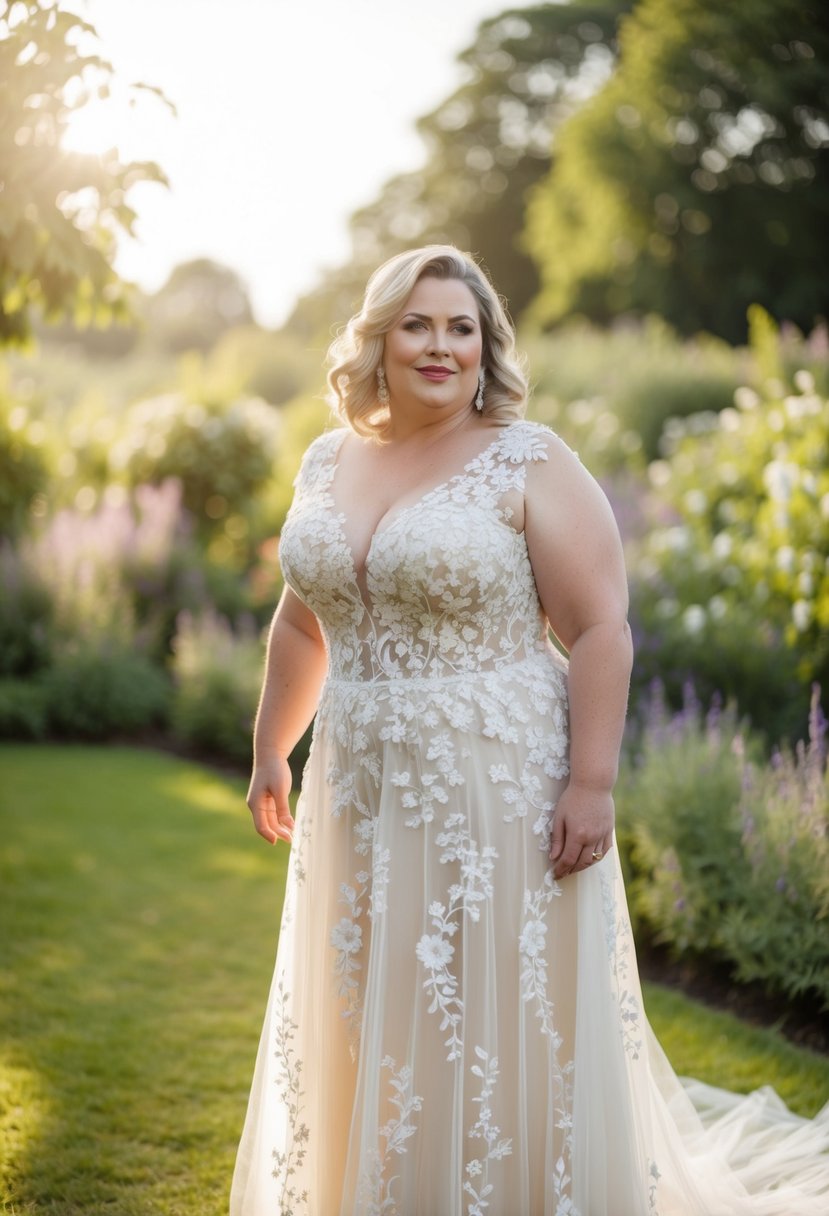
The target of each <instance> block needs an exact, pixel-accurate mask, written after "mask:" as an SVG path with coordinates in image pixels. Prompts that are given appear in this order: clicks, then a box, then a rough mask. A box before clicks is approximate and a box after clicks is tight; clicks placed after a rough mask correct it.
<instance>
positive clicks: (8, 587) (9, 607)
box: [0, 544, 53, 735]
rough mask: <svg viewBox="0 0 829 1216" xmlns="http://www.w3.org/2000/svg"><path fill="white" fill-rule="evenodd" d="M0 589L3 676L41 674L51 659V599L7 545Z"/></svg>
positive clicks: (0, 552)
mask: <svg viewBox="0 0 829 1216" xmlns="http://www.w3.org/2000/svg"><path fill="white" fill-rule="evenodd" d="M0 586H2V588H3V594H2V596H0V676H3V675H11V676H17V675H22V676H25V675H29V674H31V673H32V672H36V671H40V670H41V669H42V668H43V667H46V666H47V665H48V663H49V659H50V657H51V635H52V621H53V612H52V600H51V597H50V595H49V592H48V591H47V589H46V587H45V586H44V584H43V582H42V581H41V580H40V578H39V576H38V574H37V572H36V571H35V570H32V569H30V568H29V567H27V566H26V565H25V564H24V563H23V562H22V561H21V560H20V556H19V554H17V553H15V551H14V550H13V549H12V548H11V546H10V545H8V544H5V545H3V546H0ZM0 735H2V731H0Z"/></svg>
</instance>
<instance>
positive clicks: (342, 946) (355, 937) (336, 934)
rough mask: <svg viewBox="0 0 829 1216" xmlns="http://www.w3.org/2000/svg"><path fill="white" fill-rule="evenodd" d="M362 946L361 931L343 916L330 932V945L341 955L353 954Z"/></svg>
mask: <svg viewBox="0 0 829 1216" xmlns="http://www.w3.org/2000/svg"><path fill="white" fill-rule="evenodd" d="M362 944H363V930H362V929H361V928H360V926H359V925H355V924H354V921H352V920H349V919H348V917H347V916H344V917H343V918H342V919H341V920H340V922H339V924H337V925H335V926H334V928H333V929H332V930H331V945H332V946H333V947H334V949H335V950H341V951H342V952H343V954H355V953H356V952H357V951H358V950H359V949H360V947H361V946H362Z"/></svg>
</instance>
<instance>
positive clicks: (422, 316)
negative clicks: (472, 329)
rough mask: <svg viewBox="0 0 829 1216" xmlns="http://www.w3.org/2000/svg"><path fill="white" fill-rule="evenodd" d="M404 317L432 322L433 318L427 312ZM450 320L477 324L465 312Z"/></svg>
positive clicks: (406, 314)
mask: <svg viewBox="0 0 829 1216" xmlns="http://www.w3.org/2000/svg"><path fill="white" fill-rule="evenodd" d="M403 316H404V317H417V319H418V321H431V320H432V318H431V317H429V316H427V315H426V313H425V312H406V313H404V314H403ZM449 320H450V321H471V322H472V324H473V325H476V324H477V322H476V321H475V318H474V317H470V316H469V315H468V314H467V313H465V312H460V313H458V315H457V316H456V317H450V318H449Z"/></svg>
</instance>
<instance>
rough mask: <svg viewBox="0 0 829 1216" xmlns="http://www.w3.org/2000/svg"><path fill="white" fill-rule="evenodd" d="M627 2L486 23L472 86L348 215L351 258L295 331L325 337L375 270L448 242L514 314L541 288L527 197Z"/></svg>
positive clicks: (513, 12) (600, 73)
mask: <svg viewBox="0 0 829 1216" xmlns="http://www.w3.org/2000/svg"><path fill="white" fill-rule="evenodd" d="M630 7H631V3H630V2H629V0H592V2H591V0H573V2H571V3H569V4H566V5H553V4H543V5H533V6H531V7H525V8H514V9H510V10H509V11H508V12H505V13H503V14H502V15H500V16H498V17H494V18H491V19H489V20H487V21H484V22H482V23H481V25H480V27H479V29H478V32H477V35H476V38H475V41H474V43H473V44H472V45H471V46H470V47H469V48H468V49H467V50H466V51H464V52H463V53H462V54H461V55H460V56H459V59H460V63H461V64H462V66H463V68H464V69H465V76H466V79H465V82H464V83H463V84H462V85H461V86H460V88H458V89H457V90H456V91H455V92H454V93H453V94H452V95H451V96H450V97H448V98H447V99H446V100H445V101H444V102H442V103H441V104H440V105H439V106H438V107H437V109H435V110H434V111H433V112H432V113H431V114H427V115H426V116H425V117H423V118H422V119H421V120H420V121H419V123H418V130H419V132H420V134H421V135H422V137H423V139H424V142H425V144H426V163H425V165H424V167H423V168H422V169H419V170H417V171H416V172H413V173H404V174H400V175H398V176H397V177H394V178H391V179H390V180H389V181H388V182H387V183H386V184H385V186H384V187H383V189H382V190H381V192H380V195H379V197H378V198H377V199H376V201H375V202H373V203H371V204H370V205H369V206H367V207H363V208H361V209H360V210H359V211H357V212H355V214H354V215H353V216H352V219H351V234H352V248H353V253H352V258H351V260H350V262H349V264H348V265H346V266H345V267H343V268H342V269H341V270H340V271H339V272H335V273H333V274H330V275H329V276H327V279H326V282H325V283H324V284H323V285H322V286H321V287H320V288H318V289H317V290H315V291H313V292H311V293H310V294H309V295H307V296H306V297H304V299H302V300H301V301H300V303H299V304H298V306H297V308H296V309H295V311H294V314H293V316H292V318H291V320H290V322H289V329H291V330H292V331H295V332H301V333H305V334H314V335H316V334H327V333H329V327H330V325H331V323H332V319H340V320H345V318H346V317H348V316H350V315H351V314H352V313H353V312H354V310H355V308H356V307H357V304H358V302H359V298H360V297H361V295H362V291H363V288H364V286H365V282H366V279H367V278H368V276H369V274H370V273H371V271H372V270H373V269H374V268H375V267H376V266H377V265H378V263H380V262H381V261H383V260H385V259H386V258H388V257H390V256H391V255H392V254H393V253H397V252H399V251H400V250H401V249H406V248H409V247H410V246H412V245H424V244H428V243H430V242H438V243H444V242H446V241H449V242H452V243H454V244H457V245H459V246H460V247H461V248H463V249H470V250H472V251H473V252H474V253H476V254H477V255H480V256H481V257H482V258H483V261H484V262H485V264H486V266H487V267H488V269H489V271H490V273H491V274H492V276H493V279H494V281H495V283H496V284H497V285H498V289H499V291H502V292H504V293H505V295H506V296H507V298H508V300H509V301H510V305H511V307H512V309H513V312H514V313H515V315H517V314H518V313H519V312H521V310H522V309H523V308H524V307H525V306H526V305H527V304H528V303H529V302H530V300H531V299H532V298H533V296H534V295H535V293H536V291H537V289H538V274H537V271H536V269H535V267H534V266H533V263H532V261H531V259H530V257H529V256H528V255H527V253H526V252H525V251H524V250H522V249H521V248H520V247H519V245H518V242H517V240H516V237H517V234H519V233H520V231H521V229H522V226H523V220H524V206H525V195H526V193H527V191H528V189H529V188H530V186H531V185H532V184H533V183H535V182H537V181H538V180H539V178H540V177H541V175H542V174H543V173H544V172H545V171H546V169H547V166H548V165H549V160H550V155H551V151H550V148H551V143H552V141H553V135H554V133H555V132H556V131H557V129H558V128H559V126H560V125H561V124H562V122H563V121H564V120H565V119H566V118H567V117H568V116H569V115H570V114H571V113H572V112H573V111H574V109H575V108H576V107H577V106H578V105H579V104H580V103H581V102H582V101H583V99H584V98H585V97H586V96H589V95H590V93H591V92H593V91H594V90H595V89H596V88H597V87H598V86H599V85H600V84H601V83H602V82H603V81H604V80H605V79H606V78H607V76H608V75H609V73H610V71H611V69H612V66H613V61H614V55H615V48H616V26H617V22H618V19H619V15H620V14H621V13H623V12H625V11H626V10H627V9H629V8H630Z"/></svg>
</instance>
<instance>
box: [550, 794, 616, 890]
mask: <svg viewBox="0 0 829 1216" xmlns="http://www.w3.org/2000/svg"><path fill="white" fill-rule="evenodd" d="M614 818H615V808H614V805H613V794H612V793H611V791H610V790H592V789H587V788H585V787H584V786H577V785H568V786H567V788H566V790H565V791H564V793H563V794H562V795H561V797H560V798H559V800H558V805H557V806H556V809H555V815H554V819H553V837H552V846H551V848H550V860H551V861H552V863H553V874H554V875H555V877H556V878H565V877H566V876H567V875H568V874H578V873H579V871H580V870H586V869H587V868H588V867H589V866H592V865H595V864H596V862H597V861H600V860H601V858H602V857H604V855H605V853H607V852H609V850H610V849H612V848H613V823H614Z"/></svg>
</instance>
